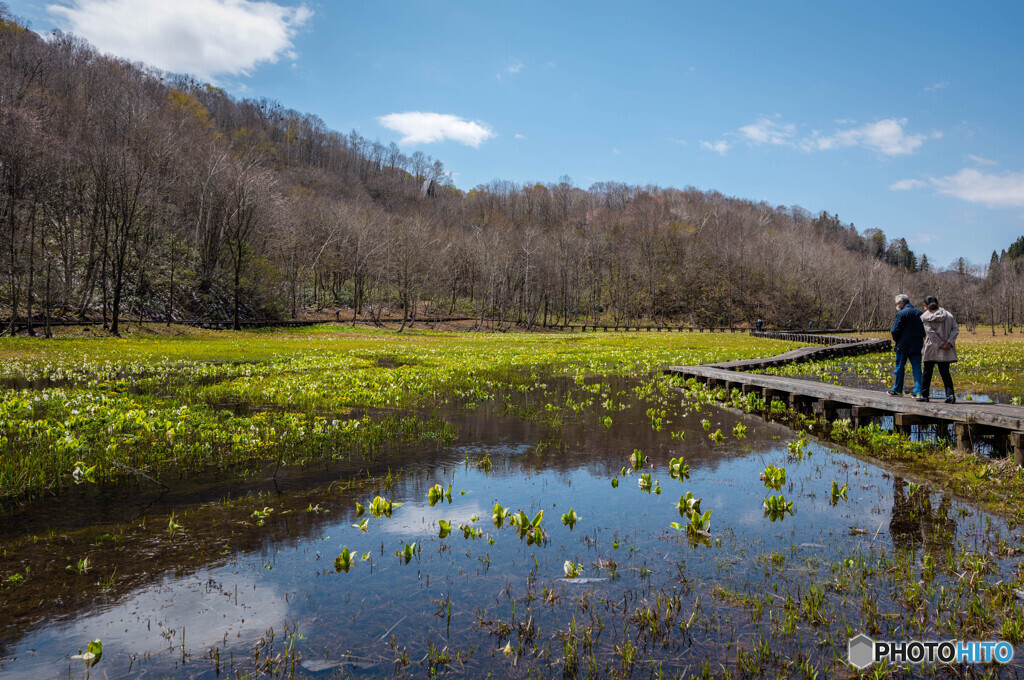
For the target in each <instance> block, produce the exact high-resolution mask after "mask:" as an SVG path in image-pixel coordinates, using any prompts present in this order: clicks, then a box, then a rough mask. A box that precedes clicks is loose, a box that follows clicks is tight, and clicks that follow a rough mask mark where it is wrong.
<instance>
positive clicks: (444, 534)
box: [437, 519, 452, 538]
mask: <svg viewBox="0 0 1024 680" xmlns="http://www.w3.org/2000/svg"><path fill="white" fill-rule="evenodd" d="M437 525H438V527H440V530H439V531H438V532H437V537H438V538H448V534H450V533H452V521H451V520H450V519H439V520H437Z"/></svg>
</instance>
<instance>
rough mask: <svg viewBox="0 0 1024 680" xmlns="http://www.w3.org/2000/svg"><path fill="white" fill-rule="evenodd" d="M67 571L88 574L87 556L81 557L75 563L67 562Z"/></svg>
mask: <svg viewBox="0 0 1024 680" xmlns="http://www.w3.org/2000/svg"><path fill="white" fill-rule="evenodd" d="M65 568H66V569H67V570H68V571H73V572H75V573H76V574H88V573H89V558H88V557H83V558H82V559H80V560H78V562H76V563H75V564H69V565H68V566H67V567H65Z"/></svg>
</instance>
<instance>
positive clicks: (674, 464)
mask: <svg viewBox="0 0 1024 680" xmlns="http://www.w3.org/2000/svg"><path fill="white" fill-rule="evenodd" d="M668 474H669V477H671V478H672V479H678V480H679V481H680V482H681V481H683V480H684V479H689V478H690V466H689V465H687V464H686V461H684V460H683V457H682V456H679V457H678V458H672V459H670V460H669V461H668Z"/></svg>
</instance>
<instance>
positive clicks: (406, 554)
mask: <svg viewBox="0 0 1024 680" xmlns="http://www.w3.org/2000/svg"><path fill="white" fill-rule="evenodd" d="M395 555H396V556H397V557H399V558H400V559H403V560H405V563H406V564H409V562H410V561H412V558H413V556H415V555H416V541H413V542H412V543H405V544H403V545H402V547H401V548H399V549H398V550H396V551H395Z"/></svg>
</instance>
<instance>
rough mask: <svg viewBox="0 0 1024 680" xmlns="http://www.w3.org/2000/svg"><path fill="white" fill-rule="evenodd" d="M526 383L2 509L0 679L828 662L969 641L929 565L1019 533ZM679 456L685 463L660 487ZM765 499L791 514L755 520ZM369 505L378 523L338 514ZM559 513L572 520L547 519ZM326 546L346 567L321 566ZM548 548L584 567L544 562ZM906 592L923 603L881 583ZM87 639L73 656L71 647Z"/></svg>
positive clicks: (742, 668)
mask: <svg viewBox="0 0 1024 680" xmlns="http://www.w3.org/2000/svg"><path fill="white" fill-rule="evenodd" d="M632 387H633V383H624V382H621V383H618V384H616V385H613V387H612V389H614V390H617V391H618V393H619V394H621V395H626V394H632V392H631V389H632ZM565 390H566V391H571V385H569V384H568V381H567V385H566V386H565ZM536 399H538V398H535V397H532V396H530V395H519V394H517V395H514V396H513V397H510V398H508V399H505V400H496V401H493V402H485V403H482V404H479V405H470V408H452V409H449V410H446V411H443V412H436V413H435V412H431V413H429V414H424V415H425V416H430V417H441V418H444V419H446V420H448V421H449V422H451V423H452V424H454V425H455V426H456V427H457V429H458V433H459V434H458V438H457V441H456V442H455V443H454V444H453V445H451V446H444V447H440V448H438V447H437V446H436V445H416V446H406V447H402V448H396V449H394V450H386V451H381V452H377V455H375V456H374V457H373V458H372V460H361V459H353V460H351V461H349V460H342V461H331V462H324V463H321V464H318V465H314V466H308V467H303V468H294V469H286V470H282V471H279V472H278V474H277V475H276V476H275V477H273V478H271V477H270V476H269V475H268V474H267V473H266V472H265V471H264V473H259V472H256V473H253V472H250V473H247V474H245V475H236V476H232V477H230V478H224V477H221V478H217V479H212V480H211V479H207V480H205V481H203V482H202V483H199V482H197V481H196V480H195V478H194V477H193V478H191V479H186V480H169V479H168V480H161V481H163V483H164V484H165V486H162V487H156V486H155V485H153V484H150V483H148V482H146V481H145V480H140V481H139V482H138V483H137V484H135V485H132V486H125V487H121V488H118V489H115V490H113V491H107V492H103V493H102V494H101V493H99V492H96V491H95V490H93V489H90V488H86V487H83V488H81V489H76V490H75V491H74V492H73V493H70V494H67V495H65V496H64V497H61V498H58V499H53V500H51V501H43V502H39V503H36V504H34V505H33V506H31V507H30V508H29V509H27V510H25V511H23V512H21V513H19V514H17V515H14V516H10V517H6V518H5V519H4V526H3V529H2V531H0V542H2V546H0V547H2V549H3V550H2V552H0V567H2V573H3V574H5V575H7V580H6V581H5V583H4V586H3V589H2V590H0V596H2V599H3V603H4V606H3V607H2V609H0V677H3V678H26V679H37V678H56V677H85V676H87V675H91V676H92V677H103V678H128V677H141V676H143V675H145V676H147V677H189V678H192V677H194V678H219V677H231V678H235V677H309V678H340V677H392V676H396V675H398V676H409V677H427V676H440V675H446V674H450V675H452V676H459V677H474V678H476V677H486V676H488V674H490V675H491V676H493V677H529V676H533V677H536V676H539V677H563V676H566V677H576V676H579V677H588V676H589V677H612V676H618V677H629V676H631V675H632V676H634V677H651V676H652V675H657V674H658V672H659V671H661V672H664V674H665V675H666V676H668V677H673V676H681V677H689V675H690V674H696V675H698V676H699V675H701V674H702V673H703V674H711V675H718V674H721V673H723V672H725V671H730V672H732V673H734V674H737V675H742V674H744V673H746V674H748V675H758V674H760V673H764V674H770V675H772V676H774V675H776V673H782V674H783V675H787V676H799V675H801V674H805V673H806V674H807V676H808V677H809V676H810V675H811V672H812V671H811V670H809V669H819V671H820V676H819V677H827V676H831V675H833V674H836V673H838V674H840V675H847V674H849V672H850V669H849V668H848V667H846V666H845V664H844V661H845V655H846V641H847V639H848V638H849V637H851V636H852V635H855V634H857V633H858V632H861V631H862V630H865V631H868V632H871V633H872V634H874V635H876V637H879V638H884V637H886V636H887V635H888V636H891V637H911V636H912V637H923V638H926V639H949V638H950V637H964V636H965V635H967V634H970V633H972V632H973V631H972V629H971V628H970V627H967V628H964V629H962V630H949V629H947V628H945V627H943V623H942V622H943V621H945V620H946V619H947V618H949V619H951V620H955V619H956V616H955V612H954V611H953V610H955V609H956V607H957V606H962V607H964V608H966V607H967V606H968V604H967V601H966V600H967V599H969V598H970V597H972V595H971V593H970V592H965V593H964V594H963V598H965V600H964V602H962V603H961V602H959V600H958V601H957V602H956V603H950V602H949V601H947V599H946V598H947V595H944V594H943V593H945V592H946V589H948V590H949V591H950V592H952V590H953V588H954V587H955V586H956V584H957V581H958V580H962V578H963V574H962V573H960V574H959V575H957V574H954V573H948V572H945V571H944V570H943V565H947V566H950V569H949V571H953V569H952V567H951V565H952V564H953V563H956V564H958V565H962V564H967V563H968V562H967V560H968V557H970V556H977V555H983V556H984V558H985V563H984V565H982V567H979V568H978V574H979V576H978V581H979V582H980V583H997V582H1004V581H1006V582H1008V581H1010V580H1012V578H1013V577H1014V574H1015V573H1016V570H1017V568H1018V562H1019V557H1018V553H1019V550H1018V548H1017V546H1020V545H1021V541H1020V534H1019V531H1018V530H1015V529H1012V528H1010V527H1007V526H1006V524H1005V523H1004V522H1003V521H1002V520H1000V519H998V518H996V517H992V516H990V515H987V514H985V513H984V512H981V511H979V510H978V509H976V508H973V507H971V506H970V504H968V503H966V502H965V501H963V500H961V499H956V498H951V497H949V496H947V495H944V494H943V493H941V492H938V491H934V490H931V489H928V488H927V487H917V485H915V484H913V483H912V480H913V474H912V471H911V472H909V474H908V478H907V479H905V478H904V477H903V476H901V474H902V473H900V472H899V471H893V470H886V469H883V468H881V467H878V466H877V465H875V464H873V463H872V462H870V461H867V460H864V459H860V458H858V457H855V456H853V455H850V454H848V453H844V452H842V451H838V450H835V449H831V448H827V447H824V446H821V445H818V444H815V443H814V442H813V440H812V441H811V442H810V443H809V444H808V445H807V447H806V448H805V449H804V450H803V451H802V452H800V453H799V454H798V455H794V454H793V453H792V452H791V451H790V450H789V446H788V445H789V443H790V442H791V441H792V440H793V439H794V437H795V436H796V435H795V434H794V433H793V432H792V431H791V430H789V429H788V428H786V427H785V426H782V425H779V424H774V423H771V422H767V421H764V420H762V419H760V418H756V417H751V416H746V415H742V414H739V413H736V412H733V411H730V410H726V409H722V408H719V407H715V406H710V405H702V406H700V407H699V408H698V407H687V405H686V404H685V403H684V402H682V401H681V400H680V399H679V398H678V397H676V396H671V397H669V398H668V399H666V402H667V404H668V406H667V416H666V418H665V419H664V422H662V423H655V422H654V421H653V419H652V417H651V415H650V413H648V412H645V406H647V404H645V403H642V402H641V401H640V400H638V399H632V400H631V399H625V398H623V402H624V403H625V404H626V406H625V407H624V408H623V409H622V410H620V411H618V412H615V413H614V415H613V419H612V422H611V424H610V426H606V424H603V423H602V422H601V420H600V417H599V416H600V414H599V413H598V411H597V410H596V409H593V408H584V409H582V410H580V411H579V412H578V413H576V412H572V413H570V414H569V417H566V418H564V419H562V420H561V421H560V422H552V421H549V420H545V419H544V418H542V417H540V416H539V415H538V414H543V412H544V405H543V404H542V403H533V401H536ZM541 401H543V400H541ZM737 424H742V425H744V426H745V427H746V428H747V431H746V435H745V436H744V437H742V438H739V437H738V436H737V435H736V434H735V428H736V425H737ZM659 425H660V429H659ZM716 430H720V431H721V432H722V433H724V435H725V439H724V441H722V442H721V443H716V442H715V441H714V440H713V439H712V437H711V436H709V435H713V433H714V432H715V431H716ZM812 434H813V433H812ZM636 449H639V450H641V451H642V452H643V453H644V454H645V455H646V457H647V458H648V461H647V463H646V465H645V466H644V467H643V468H642V469H641V470H640V471H638V472H634V471H632V470H631V465H630V456H631V454H632V453H633V452H634V450H636ZM679 456H682V457H684V458H685V461H686V463H687V464H689V466H690V472H689V478H688V479H684V480H679V479H673V478H672V477H670V475H669V471H668V463H669V460H670V459H672V458H675V457H679ZM769 465H774V466H777V467H784V468H785V469H786V472H787V478H786V482H785V484H784V485H783V486H782V488H781V490H780V491H772V490H769V489H766V488H765V485H764V483H762V481H761V480H760V479H759V477H760V475H761V473H762V472H763V471H764V470H765V468H766V467H767V466H769ZM623 468H625V474H624V472H623ZM643 473H649V474H650V475H651V481H652V484H651V489H650V491H645V490H644V489H643V488H642V487H641V485H640V483H639V481H640V479H641V474H643ZM613 480H617V486H613ZM833 481H835V482H836V483H837V485H839V486H842V485H846V486H847V492H846V498H845V499H844V498H841V497H835V496H833V495H832V493H831V490H832V484H833ZM434 484H440V485H441V486H442V488H443V489H445V490H447V487H448V485H449V484H450V485H451V495H450V501H449V500H447V499H444V498H442V499H441V500H440V502H438V503H437V504H436V505H434V506H433V507H431V506H430V504H429V503H428V490H429V489H430V488H431V487H432V486H433V485H434ZM659 491H660V493H658V492H659ZM686 492H691V493H692V494H693V496H694V497H698V498H700V499H701V510H702V511H707V510H711V511H712V514H711V523H710V527H709V534H710V536H709V537H705V536H702V535H691V534H688V533H687V532H686V531H685V530H680V529H678V528H674V527H672V526H671V525H672V523H673V522H675V523H677V524H680V525H681V526H685V525H686V524H687V519H685V518H683V517H682V516H681V513H680V511H679V510H678V509H677V503H678V502H679V500H680V496H682V495H683V494H684V493H686ZM778 493H782V494H784V495H785V499H786V500H787V501H791V502H793V503H794V506H793V513H792V514H785V515H783V518H782V519H780V520H777V521H771V519H770V518H769V517H766V516H765V512H764V507H763V506H764V502H765V498H766V497H767V496H769V495H773V494H778ZM377 495H380V496H382V497H384V498H386V499H388V500H390V501H392V502H394V503H395V507H394V508H393V511H392V513H391V516H390V517H387V516H381V517H374V516H373V515H372V514H371V513H370V512H369V511H367V512H366V513H365V514H363V515H362V516H361V517H357V513H356V503H357V502H358V503H360V504H361V505H363V506H366V507H368V506H369V505H370V502H371V500H372V499H373V498H374V497H375V496H377ZM398 503H401V505H400V506H398V505H397V504H398ZM496 503H497V504H500V505H501V506H502V507H504V508H507V509H509V510H511V511H512V512H518V511H519V510H523V511H524V512H525V513H526V515H528V516H529V518H531V519H533V518H535V517H536V516H537V514H538V513H539V512H541V511H543V513H544V514H543V519H542V520H541V521H540V527H541V528H542V529H543V538H542V540H541V541H540V542H536V541H534V540H531V537H532V536H533V533H532V532H531V533H530V535H529V536H522V535H521V532H520V531H519V530H517V528H516V527H514V526H509V525H508V524H507V522H499V524H500V525H501V526H500V527H498V526H496V524H495V522H494V521H493V518H492V509H493V508H494V506H495V504H496ZM570 508H571V509H572V510H573V511H574V512H575V513H576V514H577V515H578V516H579V519H578V521H577V523H576V524H575V526H574V527H573V528H570V527H569V526H567V525H565V524H563V522H562V521H561V519H560V518H561V517H562V515H563V514H566V513H568V512H569V511H570ZM172 512H173V513H174V514H173V516H172V514H171V513H172ZM363 520H368V521H367V522H366V525H365V526H362V527H361V526H359V524H360V523H361V522H362V521H363ZM439 520H446V521H450V522H451V527H452V530H451V534H450V535H448V536H447V537H445V538H440V537H439ZM413 544H415V545H414V546H413ZM406 546H410V547H409V548H408V550H406ZM345 548H347V549H349V551H350V552H351V554H352V556H353V559H352V564H351V567H350V568H348V570H347V571H344V570H340V569H338V568H336V566H335V558H336V557H337V556H338V555H339V553H341V552H342V551H343V550H344V549H345ZM396 552H398V553H404V554H396ZM407 557H408V559H407ZM929 558H930V559H929ZM85 559H88V562H87V563H83V560H85ZM971 559H974V558H971ZM566 562H569V563H572V564H578V565H582V571H581V573H580V574H579V575H577V576H576V577H575V578H567V576H566ZM935 562H938V563H939V566H938V569H937V573H936V567H935V566H934V564H935ZM19 574H20V575H21V576H18V577H17V578H14V579H13V580H12V577H11V575H19ZM929 574H930V575H929ZM918 582H920V583H923V584H926V585H925V586H924V587H922V588H921V589H920V591H921V593H920V596H921V598H922V600H923V601H924V602H925V606H924V607H923V608H922V607H921V606H919V605H918V604H915V603H914V602H912V601H908V596H907V591H906V590H905V588H906V587H907V585H908V584H916V583H918ZM927 584H935V585H936V589H935V590H934V592H933V590H930V589H929V588H928V587H927ZM939 586H941V587H942V588H943V590H941V591H940V590H938V587H939ZM958 592H959V591H958ZM910 599H912V598H910ZM932 606H934V609H935V610H936V611H935V613H934V615H933V614H931V613H929V612H930V611H931V608H932ZM1018 608H1019V605H1018ZM944 609H945V610H948V611H947V613H946V614H943V613H942V612H943V611H944ZM922 612H924V613H922ZM964 625H967V624H964ZM992 625H995V624H994V623H993V624H992ZM94 639H100V640H102V644H103V653H102V656H101V658H100V661H99V663H97V664H96V665H95V666H94V667H92V668H91V669H90V668H86V667H85V665H84V663H83V662H82V660H80V659H76V658H72V657H73V655H75V654H76V653H78V652H79V650H81V649H84V648H85V647H86V645H87V644H88V642H89V641H91V640H94ZM758 669H759V670H758ZM910 670H911V672H913V673H915V674H917V673H920V674H926V675H927V674H939V675H942V674H943V673H949V674H953V675H960V674H961V673H963V672H968V671H971V672H973V669H970V668H967V669H954V668H946V667H940V668H927V667H915V668H912V669H910ZM1002 670H1003V671H1004V672H1010V671H1013V672H1015V671H1016V670H1017V667H1012V668H1010V669H1002Z"/></svg>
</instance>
